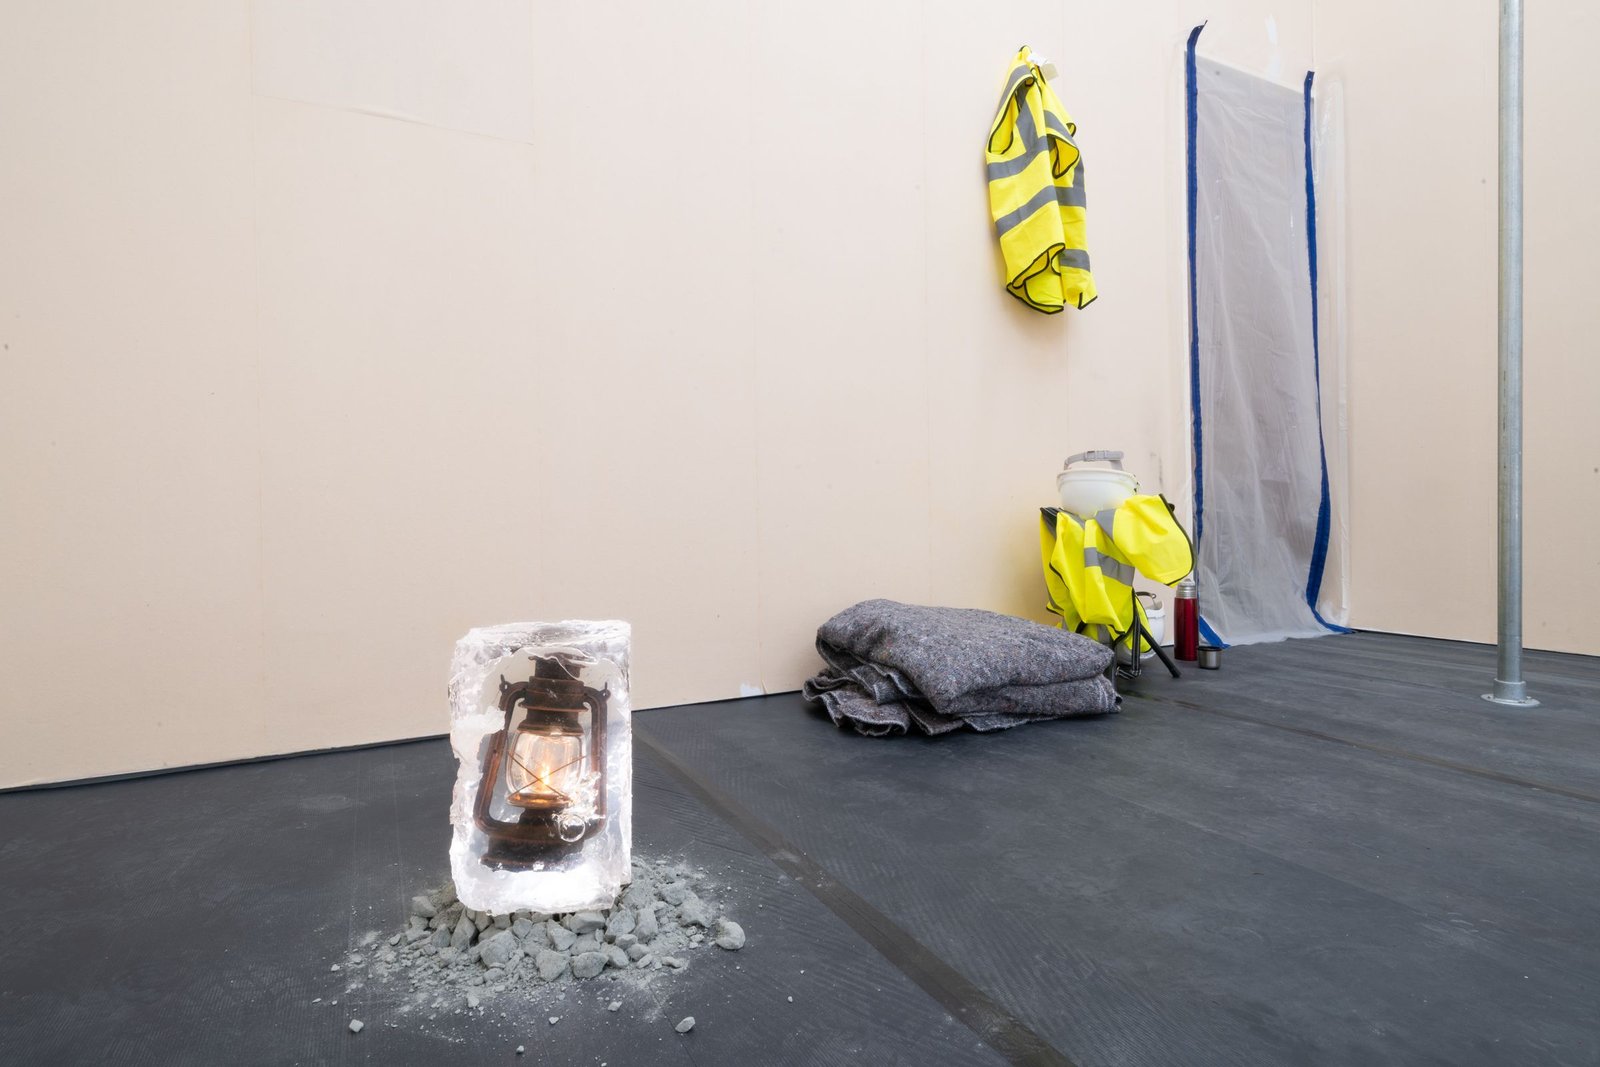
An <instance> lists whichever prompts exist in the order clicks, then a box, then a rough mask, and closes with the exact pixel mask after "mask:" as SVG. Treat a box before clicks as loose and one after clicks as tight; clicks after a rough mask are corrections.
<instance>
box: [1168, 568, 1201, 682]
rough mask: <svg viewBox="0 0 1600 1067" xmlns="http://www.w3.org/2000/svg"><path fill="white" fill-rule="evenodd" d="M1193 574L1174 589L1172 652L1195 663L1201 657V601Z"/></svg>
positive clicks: (1179, 657)
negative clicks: (1197, 597) (1197, 596)
mask: <svg viewBox="0 0 1600 1067" xmlns="http://www.w3.org/2000/svg"><path fill="white" fill-rule="evenodd" d="M1195 594H1196V588H1195V584H1194V578H1193V576H1190V577H1188V578H1185V579H1184V580H1183V581H1181V582H1179V583H1178V586H1177V588H1176V589H1174V590H1173V597H1172V616H1173V623H1172V624H1173V634H1172V654H1173V655H1174V656H1175V657H1177V658H1178V659H1183V660H1188V661H1189V662H1190V663H1193V662H1194V661H1195V660H1196V659H1198V658H1199V657H1200V601H1199V600H1198V599H1196V595H1195Z"/></svg>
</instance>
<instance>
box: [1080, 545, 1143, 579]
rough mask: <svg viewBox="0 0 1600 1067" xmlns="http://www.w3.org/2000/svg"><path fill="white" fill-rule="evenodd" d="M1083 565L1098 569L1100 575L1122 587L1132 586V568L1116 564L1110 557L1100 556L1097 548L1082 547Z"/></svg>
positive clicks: (1124, 564)
mask: <svg viewBox="0 0 1600 1067" xmlns="http://www.w3.org/2000/svg"><path fill="white" fill-rule="evenodd" d="M1083 565H1084V566H1085V567H1099V568H1100V573H1101V574H1103V575H1105V576H1106V577H1107V578H1112V579H1115V580H1116V581H1119V582H1121V583H1122V584H1123V585H1132V584H1133V568H1132V567H1130V566H1129V565H1128V564H1126V563H1118V562H1117V561H1116V560H1114V559H1112V558H1111V557H1110V556H1103V555H1101V554H1100V550H1099V549H1098V548H1090V547H1088V546H1087V545H1086V546H1084V549H1083Z"/></svg>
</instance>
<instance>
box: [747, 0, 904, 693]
mask: <svg viewBox="0 0 1600 1067" xmlns="http://www.w3.org/2000/svg"><path fill="white" fill-rule="evenodd" d="M919 11H920V9H919V8H918V6H917V5H916V4H913V3H910V2H909V0H906V2H898V3H889V4H873V5H860V4H847V3H843V2H838V0H834V2H829V3H826V4H822V5H805V6H803V5H782V6H780V5H766V6H763V7H761V8H760V9H759V14H758V21H757V25H756V27H755V30H754V35H753V39H752V40H751V42H750V45H749V47H750V48H751V49H752V51H753V54H754V55H755V56H756V57H758V60H759V81H758V82H757V85H758V87H759V91H758V92H756V93H754V94H753V99H754V101H755V103H756V108H757V116H756V118H757V121H758V122H759V124H760V125H759V128H758V131H757V134H756V137H755V138H754V141H753V144H752V151H751V153H750V159H751V160H752V162H753V163H754V165H753V166H752V167H751V169H750V171H749V177H748V178H747V179H746V183H747V188H748V189H749V193H750V195H751V196H752V198H753V205H754V212H755V222H754V225H755V233H756V240H755V247H756V249H757V261H756V263H757V265H756V266H755V268H754V269H755V279H754V281H755V290H754V299H755V306H756V309H757V323H758V329H757V331H756V334H755V345H756V351H757V353H758V358H757V368H758V370H757V382H756V392H755V401H756V405H757V408H758V410H759V411H760V413H761V419H760V423H759V426H758V429H757V436H756V448H757V450H758V455H759V463H760V482H759V485H758V487H757V505H756V508H757V516H758V519H757V521H758V532H759V537H760V546H761V602H760V611H761V616H760V617H761V664H762V684H763V685H764V686H765V687H766V688H767V689H769V690H781V689H794V688H797V687H798V686H799V684H800V682H801V681H802V680H803V679H804V678H805V677H806V676H807V675H808V674H810V673H811V672H812V671H814V670H815V668H816V666H817V663H818V661H817V659H816V655H815V652H814V651H813V650H812V644H813V638H814V635H815V630H816V627H817V625H818V624H819V623H821V622H822V621H823V620H825V619H826V618H827V617H828V616H829V615H831V614H833V613H834V612H836V611H839V610H840V609H842V608H844V607H846V606H848V605H849V604H851V603H854V602H855V601H857V600H863V599H867V598H869V597H878V596H886V597H893V598H897V599H904V600H912V601H925V600H926V599H927V596H928V549H927V545H928V537H927V532H926V529H925V523H926V520H927V514H928V504H927V494H928V466H927V457H928V437H929V435H930V434H931V433H933V432H935V428H934V427H931V426H930V425H929V423H928V407H927V372H926V355H925V351H924V334H923V329H924V324H923V321H922V317H923V315H924V314H925V310H926V304H925V291H924V278H925V275H924V263H923V260H924V254H925V248H926V240H925V231H924V225H925V223H924V211H923V206H924V197H925V190H924V185H925V183H924V180H923V175H924V173H925V171H924V165H923V154H922V146H921V144H920V139H921V130H922V128H923V100H922V97H921V92H920V86H919V79H918V75H917V70H916V63H917V60H916V56H917V52H918V43H917V20H918V17H919Z"/></svg>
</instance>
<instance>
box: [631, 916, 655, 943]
mask: <svg viewBox="0 0 1600 1067" xmlns="http://www.w3.org/2000/svg"><path fill="white" fill-rule="evenodd" d="M633 932H634V933H635V934H638V935H639V940H641V941H652V940H654V939H655V936H656V935H657V934H659V933H660V932H661V923H660V920H658V919H657V918H656V913H655V912H654V911H653V910H651V909H649V908H641V909H640V911H639V921H638V924H637V925H636V926H634V928H633Z"/></svg>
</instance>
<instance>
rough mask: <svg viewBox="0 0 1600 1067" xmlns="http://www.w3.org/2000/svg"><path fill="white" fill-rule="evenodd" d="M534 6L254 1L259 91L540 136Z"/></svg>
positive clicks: (409, 0) (428, 0) (517, 137)
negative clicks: (536, 129)
mask: <svg viewBox="0 0 1600 1067" xmlns="http://www.w3.org/2000/svg"><path fill="white" fill-rule="evenodd" d="M535 6H536V5H535V4H534V3H532V0H471V2H470V3H467V4H462V3H452V2H451V0H252V2H251V4H250V8H251V63H252V73H253V81H254V87H255V91H256V92H257V93H259V94H261V95H263V96H271V97H278V98H281V99H286V100H300V101H304V102H307V103H313V104H324V105H328V106H332V107H340V108H346V109H349V110H354V111H362V112H366V113H369V114H375V115H388V116H393V117H395V118H399V119H403V120H407V121H411V122H421V123H425V124H428V125H433V126H444V127H448V128H450V129H456V130H467V131H471V132H474V133H482V134H489V135H491V136H495V137H501V138H506V139H509V140H513V141H524V142H527V141H531V140H532V139H533V130H534V123H535V116H536V114H537V107H538V100H537V98H536V97H535V94H534V92H533V76H534V69H535V68H534V62H533V46H534V35H533V32H532V23H533V11H534V8H535ZM539 6H542V5H539Z"/></svg>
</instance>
